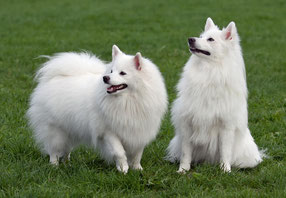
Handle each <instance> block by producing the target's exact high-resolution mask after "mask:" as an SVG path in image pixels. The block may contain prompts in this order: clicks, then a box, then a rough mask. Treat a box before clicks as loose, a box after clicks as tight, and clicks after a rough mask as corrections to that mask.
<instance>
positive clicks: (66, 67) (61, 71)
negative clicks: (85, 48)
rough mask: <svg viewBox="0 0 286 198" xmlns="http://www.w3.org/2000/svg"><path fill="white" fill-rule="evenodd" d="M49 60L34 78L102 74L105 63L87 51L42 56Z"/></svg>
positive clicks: (42, 80) (41, 79)
mask: <svg viewBox="0 0 286 198" xmlns="http://www.w3.org/2000/svg"><path fill="white" fill-rule="evenodd" d="M42 57H46V58H48V59H49V60H48V61H47V62H46V63H44V64H43V65H42V67H41V69H40V70H39V71H38V72H37V74H36V77H35V79H36V80H37V81H38V82H46V81H49V80H50V79H52V78H54V77H57V76H79V75H84V74H86V73H94V74H103V73H104V72H105V68H106V66H105V64H104V63H103V62H102V61H101V60H99V59H98V58H96V57H95V56H94V55H92V54H89V53H85V52H82V53H75V52H64V53H58V54H55V55H54V56H42Z"/></svg>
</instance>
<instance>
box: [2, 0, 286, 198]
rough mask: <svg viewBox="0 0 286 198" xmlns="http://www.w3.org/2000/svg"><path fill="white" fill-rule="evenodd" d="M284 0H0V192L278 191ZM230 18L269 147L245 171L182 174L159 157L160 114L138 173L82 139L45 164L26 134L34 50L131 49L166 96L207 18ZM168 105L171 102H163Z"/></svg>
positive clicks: (285, 155)
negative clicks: (66, 155)
mask: <svg viewBox="0 0 286 198" xmlns="http://www.w3.org/2000/svg"><path fill="white" fill-rule="evenodd" d="M285 8H286V1H285V0H276V1H267V0H252V1H228V0H223V1H211V0H209V1H201V0H193V1H182V0H179V1H170V0H156V1H151V0H147V1H133V0H125V1H116V0H113V1H109V0H106V1H93V0H81V1H80V0H60V1H59V0H48V1H37V0H22V1H19V0H7V1H5V0H0V197H92V196H93V197H180V196H181V197H184V196H186V197H285V196H286V131H285V128H286V124H285V123H286V113H285V108H286V56H285V55H286V36H285V32H286V19H285V18H286V9H285ZM209 16H210V17H212V19H213V20H214V21H215V23H216V24H217V25H219V26H220V27H223V26H226V25H227V24H228V23H229V22H230V21H232V20H233V21H235V22H236V25H237V28H238V32H239V34H240V37H241V44H242V48H243V53H244V59H245V63H246V70H247V82H248V89H249V100H248V104H249V127H250V129H251V132H252V135H253V137H254V139H255V141H256V143H257V144H258V146H259V147H260V148H264V149H267V154H268V155H269V156H270V157H269V158H268V159H265V160H264V161H263V163H262V164H260V165H259V166H258V167H256V168H254V169H251V170H248V169H247V170H237V169H233V171H232V173H230V174H225V173H223V172H222V171H221V170H220V169H219V167H218V166H210V165H207V164H201V165H197V166H194V167H193V168H192V169H191V171H190V172H189V173H187V174H186V175H179V174H177V173H176V170H177V169H178V165H177V164H171V163H169V162H167V161H165V160H164V159H163V157H164V156H165V149H166V148H167V145H168V143H169V141H170V139H171V138H172V137H173V135H174V129H173V127H172V125H171V122H170V114H169V113H168V114H167V115H166V117H165V119H164V121H163V123H162V127H161V130H160V133H159V135H158V137H157V139H156V140H155V141H154V142H153V143H152V144H150V145H149V146H148V147H146V149H145V152H144V155H143V159H142V166H143V168H144V171H143V172H137V171H133V170H130V171H129V172H128V174H127V175H123V174H121V173H119V172H118V171H117V170H116V168H115V166H114V165H108V164H106V163H105V162H104V161H103V160H102V159H101V158H100V157H99V155H98V154H97V153H95V152H94V151H93V150H92V149H90V148H85V147H81V148H79V149H76V150H74V151H73V152H72V154H71V161H70V162H69V163H67V164H61V165H60V166H59V167H58V168H55V167H52V166H51V165H49V159H48V157H47V156H42V155H41V153H40V151H39V149H38V148H37V146H36V145H35V142H34V140H33V138H32V131H31V130H30V129H29V127H28V125H27V120H26V118H25V112H26V110H27V108H28V102H29V95H30V94H31V92H32V90H33V88H34V87H35V85H36V84H35V83H34V81H33V77H34V74H35V72H36V70H37V69H38V68H39V66H40V64H41V63H43V61H44V60H43V59H41V58H39V59H37V57H38V56H39V55H52V54H53V53H56V52H63V51H82V50H87V51H91V52H93V53H95V54H96V55H97V56H99V57H100V58H102V59H103V60H106V61H110V60H111V47H112V45H113V44H117V45H118V46H119V47H120V48H121V50H122V51H124V52H126V53H128V54H135V53H136V52H137V51H140V52H141V53H142V55H143V56H145V57H148V58H150V59H151V60H152V61H153V62H154V63H156V64H157V65H158V67H159V68H160V70H161V72H162V74H163V76H164V78H165V81H166V84H167V88H168V94H169V101H170V104H171V102H172V101H173V100H174V98H175V96H176V93H175V85H176V83H177V81H178V79H179V77H180V73H181V71H182V67H183V66H184V64H185V63H186V61H187V60H188V58H189V56H190V53H189V51H188V46H187V38H188V37H189V36H198V35H199V33H200V32H201V31H202V30H203V27H204V24H205V20H206V19H207V17H209ZM170 106H171V105H170Z"/></svg>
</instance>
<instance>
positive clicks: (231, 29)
mask: <svg viewBox="0 0 286 198" xmlns="http://www.w3.org/2000/svg"><path fill="white" fill-rule="evenodd" d="M236 34H237V29H236V26H235V23H234V22H233V21H232V22H230V23H229V24H228V26H227V27H226V28H225V29H224V30H223V36H224V39H225V40H232V39H233V38H234V37H235V36H236Z"/></svg>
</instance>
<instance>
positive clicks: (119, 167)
mask: <svg viewBox="0 0 286 198" xmlns="http://www.w3.org/2000/svg"><path fill="white" fill-rule="evenodd" d="M116 168H117V170H118V171H120V172H122V173H124V174H126V173H127V172H128V169H129V166H128V163H127V162H119V163H116Z"/></svg>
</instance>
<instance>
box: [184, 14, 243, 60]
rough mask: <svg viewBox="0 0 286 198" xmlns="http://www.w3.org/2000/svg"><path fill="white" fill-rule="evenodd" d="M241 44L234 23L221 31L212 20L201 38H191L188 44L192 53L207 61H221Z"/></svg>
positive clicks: (209, 20) (207, 22) (208, 22)
mask: <svg viewBox="0 0 286 198" xmlns="http://www.w3.org/2000/svg"><path fill="white" fill-rule="evenodd" d="M238 43H239V36H238V34H237V29H236V26H235V23H234V22H230V23H229V24H228V26H227V27H226V28H224V29H223V30H219V28H218V27H217V26H216V25H215V24H214V22H213V21H212V19H211V18H208V19H207V21H206V24H205V30H204V32H203V33H202V34H201V35H200V37H190V38H189V39H188V44H189V48H190V51H191V53H193V54H195V55H196V56H199V57H202V58H207V59H218V60H221V59H222V58H223V57H224V56H226V55H227V53H228V52H229V51H231V50H233V47H234V46H235V45H236V44H238Z"/></svg>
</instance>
